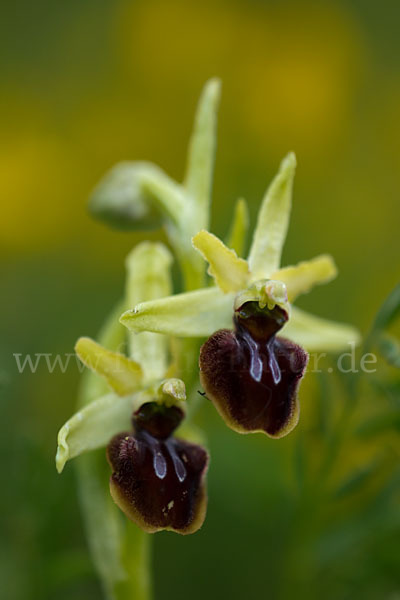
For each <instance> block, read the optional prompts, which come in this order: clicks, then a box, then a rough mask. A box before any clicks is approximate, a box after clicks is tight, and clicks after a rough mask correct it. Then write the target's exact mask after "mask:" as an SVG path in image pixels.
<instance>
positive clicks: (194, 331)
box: [120, 287, 234, 337]
mask: <svg viewBox="0 0 400 600" xmlns="http://www.w3.org/2000/svg"><path fill="white" fill-rule="evenodd" d="M233 299H234V295H233V294H232V293H230V294H223V293H222V292H221V290H220V289H219V288H217V287H211V288H206V289H201V290H197V291H194V292H187V293H184V294H176V295H175V296H170V297H168V298H162V299H160V300H153V301H151V302H142V303H141V304H138V305H137V306H136V307H135V308H134V309H133V310H128V311H127V312H125V313H124V314H123V315H122V316H121V319H120V322H121V323H122V324H123V325H125V327H127V328H128V329H129V330H131V331H136V332H139V331H154V332H156V333H164V334H168V335H173V336H176V337H206V336H209V335H211V334H212V333H213V332H214V331H216V330H217V329H220V328H223V327H231V326H232V311H233Z"/></svg>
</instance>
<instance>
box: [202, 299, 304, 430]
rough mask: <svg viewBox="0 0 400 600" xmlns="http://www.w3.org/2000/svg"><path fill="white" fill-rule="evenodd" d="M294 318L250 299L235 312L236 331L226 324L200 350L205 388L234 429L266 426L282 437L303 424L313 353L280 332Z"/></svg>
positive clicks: (253, 428) (258, 428)
mask: <svg viewBox="0 0 400 600" xmlns="http://www.w3.org/2000/svg"><path fill="white" fill-rule="evenodd" d="M287 320H288V314H287V312H286V311H285V310H284V309H283V308H281V307H279V306H278V305H276V306H275V307H274V308H273V309H272V310H270V309H268V308H267V307H265V308H262V309H261V308H260V307H259V304H258V302H245V303H244V304H243V305H242V306H241V307H240V308H238V310H236V311H235V315H234V331H231V330H229V329H221V330H219V331H217V332H216V333H214V334H213V335H212V336H211V337H210V338H209V339H208V340H207V341H206V342H205V343H204V344H203V346H202V347H201V350H200V378H201V383H202V385H203V387H204V390H205V392H206V394H207V396H208V397H209V398H210V400H211V401H212V402H213V403H214V405H215V407H216V409H217V410H218V412H219V413H220V415H221V416H222V418H223V419H224V420H225V422H226V423H227V425H228V426H229V427H231V429H233V430H235V431H238V432H239V433H250V432H257V431H261V432H264V433H266V434H267V435H268V436H270V437H274V438H279V437H282V436H284V435H286V434H287V433H289V432H290V431H291V430H292V429H293V428H294V427H295V426H296V424H297V422H298V418H299V405H298V400H297V388H298V386H299V383H300V380H301V378H302V376H303V374H304V371H305V368H306V366H307V361H308V355H307V353H306V352H305V351H304V350H303V349H302V348H301V347H300V346H298V345H297V344H295V343H294V342H291V341H289V340H287V339H284V338H280V337H276V334H277V332H278V331H279V330H280V329H281V328H282V327H283V326H284V324H285V323H286V321H287Z"/></svg>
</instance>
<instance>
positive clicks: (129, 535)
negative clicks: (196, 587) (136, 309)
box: [76, 305, 152, 600]
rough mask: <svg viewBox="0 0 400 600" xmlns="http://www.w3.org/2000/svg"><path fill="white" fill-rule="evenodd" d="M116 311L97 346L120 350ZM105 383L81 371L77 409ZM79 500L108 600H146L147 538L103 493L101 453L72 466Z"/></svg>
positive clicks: (105, 470)
mask: <svg viewBox="0 0 400 600" xmlns="http://www.w3.org/2000/svg"><path fill="white" fill-rule="evenodd" d="M120 312H121V305H119V306H118V307H117V309H116V310H115V311H113V312H112V314H111V316H110V318H109V320H108V321H107V323H106V325H105V327H104V329H103V331H102V332H101V334H100V336H99V342H100V343H101V344H103V345H104V346H106V347H108V348H112V349H120V348H121V346H122V345H123V343H124V340H125V332H126V330H125V329H124V328H123V327H122V326H121V325H120V324H119V323H118V315H119V314H120ZM107 391H108V387H107V384H106V383H105V381H104V380H102V379H101V378H100V377H98V376H96V375H95V374H94V373H92V372H90V371H85V373H84V376H83V378H82V382H81V388H80V394H79V408H82V407H84V406H85V405H87V404H88V403H89V402H91V401H92V400H94V399H95V398H97V397H98V396H100V395H101V394H104V393H107ZM76 473H77V477H78V489H79V499H80V504H81V510H82V514H83V519H84V522H85V528H86V533H87V539H88V543H89V547H90V551H91V555H92V559H93V562H94V565H95V568H96V570H97V572H98V574H99V576H100V580H101V582H102V585H103V589H104V594H105V597H106V598H107V600H128V599H132V600H133V599H134V600H150V599H151V596H152V593H151V576H150V553H151V540H150V536H149V535H148V534H146V533H144V532H143V531H142V530H141V529H139V528H138V527H136V525H134V524H132V523H129V522H127V521H126V519H125V518H124V517H123V516H122V515H121V512H120V510H119V509H118V508H117V507H116V505H115V504H114V502H113V500H112V499H111V496H110V494H109V491H108V485H109V484H108V480H109V477H110V470H109V467H108V465H107V463H106V461H105V459H104V449H101V450H97V451H94V452H88V453H87V454H84V455H82V456H80V457H79V458H78V460H77V461H76Z"/></svg>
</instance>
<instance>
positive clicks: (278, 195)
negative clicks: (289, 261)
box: [248, 152, 296, 281]
mask: <svg viewBox="0 0 400 600" xmlns="http://www.w3.org/2000/svg"><path fill="white" fill-rule="evenodd" d="M295 170H296V157H295V155H294V154H293V153H292V152H291V153H290V154H288V155H287V156H286V158H284V159H283V161H282V163H281V165H280V168H279V172H278V174H277V175H276V177H275V178H274V179H273V181H272V183H271V185H270V186H269V188H268V190H267V192H266V194H265V196H264V199H263V201H262V204H261V208H260V210H259V213H258V219H257V226H256V230H255V233H254V236H253V242H252V245H251V248H250V254H249V259H248V260H249V265H250V271H251V274H252V280H254V281H255V280H257V279H264V278H267V277H270V274H271V273H272V272H273V271H276V270H277V269H278V268H279V265H280V261H281V254H282V248H283V244H284V243H285V238H286V233H287V229H288V225H289V218H290V210H291V206H292V188H293V179H294V174H295Z"/></svg>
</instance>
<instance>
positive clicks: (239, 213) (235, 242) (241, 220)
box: [225, 198, 250, 256]
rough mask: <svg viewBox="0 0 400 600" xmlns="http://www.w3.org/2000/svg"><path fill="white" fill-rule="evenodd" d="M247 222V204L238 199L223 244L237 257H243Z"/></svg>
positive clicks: (247, 227)
mask: <svg viewBox="0 0 400 600" xmlns="http://www.w3.org/2000/svg"><path fill="white" fill-rule="evenodd" d="M249 222H250V218H249V209H248V206H247V202H246V200H245V199H244V198H239V200H238V201H237V202H236V204H235V209H234V213H233V219H232V224H231V228H230V231H229V233H228V236H227V238H226V242H225V243H226V245H227V246H228V248H232V250H234V251H235V252H236V254H237V255H238V256H243V254H244V251H245V247H246V236H247V231H248V229H249Z"/></svg>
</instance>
